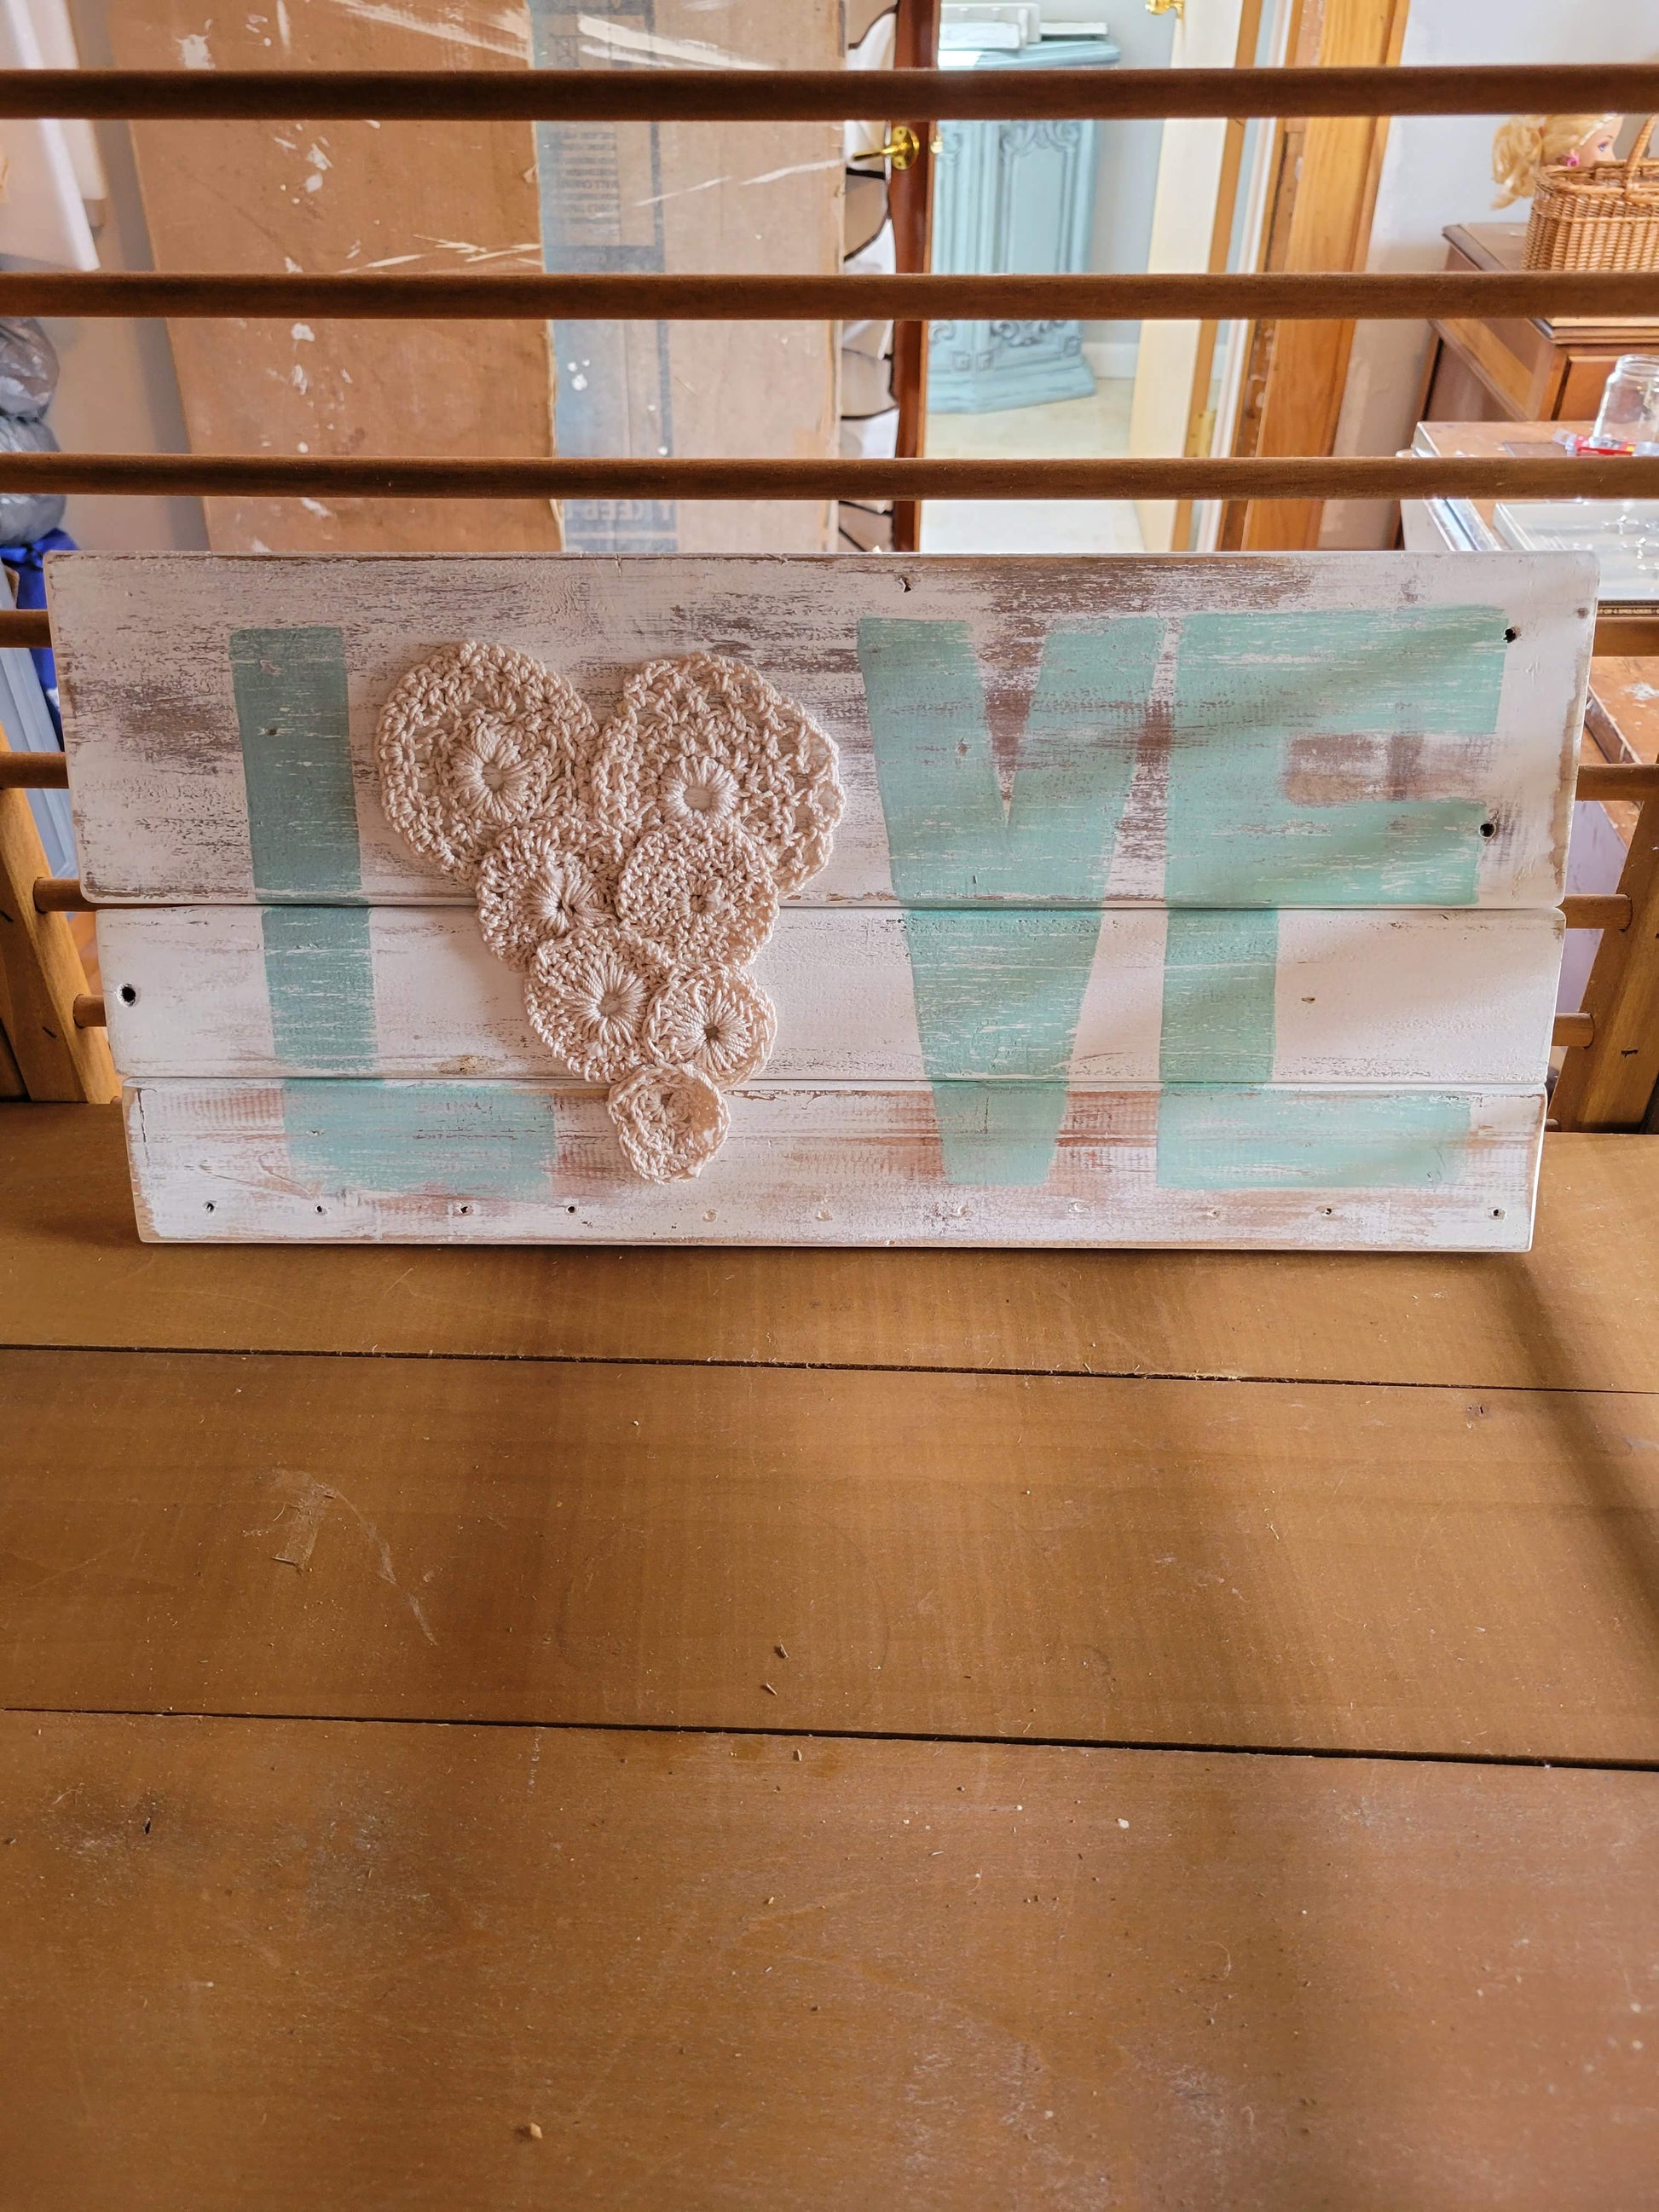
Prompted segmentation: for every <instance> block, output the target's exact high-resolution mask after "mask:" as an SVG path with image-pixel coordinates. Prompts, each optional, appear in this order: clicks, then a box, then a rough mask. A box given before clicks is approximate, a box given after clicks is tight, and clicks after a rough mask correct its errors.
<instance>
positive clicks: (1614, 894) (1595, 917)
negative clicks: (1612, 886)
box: [1561, 891, 1631, 929]
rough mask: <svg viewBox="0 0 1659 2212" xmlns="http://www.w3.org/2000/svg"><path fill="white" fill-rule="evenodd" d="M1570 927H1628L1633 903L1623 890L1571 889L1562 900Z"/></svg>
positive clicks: (1562, 908) (1562, 910) (1563, 909)
mask: <svg viewBox="0 0 1659 2212" xmlns="http://www.w3.org/2000/svg"><path fill="white" fill-rule="evenodd" d="M1561 912H1562V914H1563V915H1565V919H1566V924H1567V927H1568V928H1569V929H1628V928H1629V927H1630V917H1631V903H1630V900H1629V899H1628V897H1627V896H1626V894H1625V893H1624V892H1623V891H1569V892H1568V893H1567V896H1565V898H1564V899H1563V900H1562V902H1561Z"/></svg>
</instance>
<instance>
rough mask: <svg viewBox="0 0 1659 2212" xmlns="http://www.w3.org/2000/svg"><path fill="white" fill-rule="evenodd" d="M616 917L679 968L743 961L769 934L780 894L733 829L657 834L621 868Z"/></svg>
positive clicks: (726, 825)
mask: <svg viewBox="0 0 1659 2212" xmlns="http://www.w3.org/2000/svg"><path fill="white" fill-rule="evenodd" d="M617 913H618V914H619V915H621V916H622V918H623V921H625V922H626V923H627V924H628V926H629V928H630V929H636V930H638V932H639V933H640V935H641V937H648V938H649V939H651V941H652V943H653V945H661V946H662V948H663V950H664V951H665V952H666V953H667V954H668V955H669V957H670V958H671V960H672V961H673V963H674V964H675V966H676V967H695V968H702V967H706V966H708V964H709V963H715V964H719V963H721V962H724V961H729V960H746V959H747V958H748V957H750V954H751V953H753V952H757V951H759V950H760V948H761V946H762V945H764V944H765V942H766V940H767V939H768V938H769V936H770V935H771V934H772V925H773V923H774V922H775V921H776V920H777V917H778V894H777V888H776V886H775V884H774V883H773V881H772V872H771V870H770V869H769V867H768V866H767V865H766V855H765V854H764V853H763V852H762V850H761V848H760V847H759V846H758V845H757V843H756V842H755V841H754V839H753V838H752V837H750V836H745V835H744V832H743V831H742V830H741V829H738V826H737V824H736V823H734V822H711V823H705V824H703V825H702V826H700V827H698V828H696V829H653V830H649V831H647V834H646V835H645V836H643V837H641V839H640V841H639V842H638V844H636V845H635V848H634V849H633V851H632V852H631V853H630V854H629V856H628V858H627V860H625V861H624V862H623V872H622V877H621V880H620V881H619V883H618V884H617Z"/></svg>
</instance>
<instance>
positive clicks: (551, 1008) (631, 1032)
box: [525, 923, 668, 1083]
mask: <svg viewBox="0 0 1659 2212" xmlns="http://www.w3.org/2000/svg"><path fill="white" fill-rule="evenodd" d="M667 980H668V965H667V963H666V962H665V960H664V959H663V957H662V955H661V954H660V953H659V952H658V951H656V949H655V948H654V946H652V945H647V944H646V942H645V941H644V939H642V938H639V937H635V935H634V933H632V931H631V930H626V929H623V928H621V927H617V925H616V924H614V923H613V924H611V925H610V926H609V927H597V928H596V927H588V928H586V929H579V930H573V931H572V932H571V933H570V934H569V935H568V936H566V937H550V938H548V939H545V940H544V942H543V944H541V945H539V946H538V948H537V951H536V957H535V958H534V960H533V961H532V963H531V968H530V978H529V981H528V982H527V983H526V986H525V1003H526V1006H527V1008H528V1009H529V1013H530V1019H531V1023H532V1027H533V1028H534V1030H535V1031H536V1034H537V1036H539V1037H540V1038H541V1040H542V1042H544V1044H545V1045H547V1046H548V1048H550V1050H551V1051H553V1052H556V1053H557V1054H558V1055H559V1058H560V1059H561V1060H563V1061H564V1062H565V1064H566V1066H568V1067H569V1068H570V1069H571V1070H572V1071H573V1072H574V1073H575V1074H577V1075H580V1076H582V1077H583V1078H585V1079H586V1080H587V1081H588V1082H590V1083H619V1082H621V1080H622V1079H623V1077H624V1076H626V1075H629V1074H631V1073H633V1072H634V1070H635V1068H637V1067H641V1066H644V1065H645V1063H646V1060H647V1057H648V1054H647V1048H646V1043H645V1025H646V1016H647V1012H649V1010H650V1006H651V1001H652V1000H653V998H654V997H655V996H656V994H657V993H658V992H659V990H660V989H661V988H662V987H663V985H664V984H665V982H666V981H667Z"/></svg>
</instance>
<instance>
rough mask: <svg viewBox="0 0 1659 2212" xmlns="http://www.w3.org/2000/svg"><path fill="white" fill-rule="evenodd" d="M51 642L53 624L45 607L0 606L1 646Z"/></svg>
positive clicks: (47, 643)
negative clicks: (47, 615) (48, 618)
mask: <svg viewBox="0 0 1659 2212" xmlns="http://www.w3.org/2000/svg"><path fill="white" fill-rule="evenodd" d="M51 643H52V625H51V623H49V622H48V620H47V619H46V609H45V608H44V607H0V646H19V645H21V646H30V645H47V646H49V645H50V644H51Z"/></svg>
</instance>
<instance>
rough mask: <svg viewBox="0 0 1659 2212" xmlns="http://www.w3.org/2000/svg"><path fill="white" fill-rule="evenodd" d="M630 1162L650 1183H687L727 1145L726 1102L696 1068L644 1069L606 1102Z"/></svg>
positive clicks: (622, 1084) (638, 1173)
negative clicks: (721, 1147)
mask: <svg viewBox="0 0 1659 2212" xmlns="http://www.w3.org/2000/svg"><path fill="white" fill-rule="evenodd" d="M607 1103H608V1104H609V1107H610V1109H611V1120H612V1121H614V1122H615V1123H616V1125H617V1137H618V1139H620V1140H621V1144H622V1148H623V1152H624V1153H625V1154H626V1156H627V1159H628V1164H629V1167H631V1168H632V1169H633V1170H634V1172H635V1175H638V1176H644V1178H645V1180H646V1182H690V1179H691V1177H692V1176H697V1175H701V1174H702V1171H703V1169H704V1168H705V1167H706V1166H707V1165H708V1163H709V1161H710V1160H712V1159H713V1158H714V1155H715V1153H716V1152H719V1150H720V1146H722V1145H723V1144H724V1143H725V1141H726V1129H727V1128H728V1127H729V1126H730V1121H731V1116H730V1115H729V1114H728V1113H727V1111H726V1101H725V1099H724V1098H722V1097H720V1092H719V1091H716V1090H715V1088H714V1085H713V1084H712V1083H711V1082H710V1081H709V1080H708V1077H707V1076H706V1075H701V1074H699V1073H698V1072H697V1070H696V1068H695V1067H642V1068H641V1070H640V1072H639V1073H638V1074H637V1075H631V1076H629V1079H628V1080H627V1081H626V1082H625V1083H619V1084H618V1085H617V1087H616V1089H615V1090H614V1091H612V1092H611V1097H610V1098H609V1100H608V1102H607Z"/></svg>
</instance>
